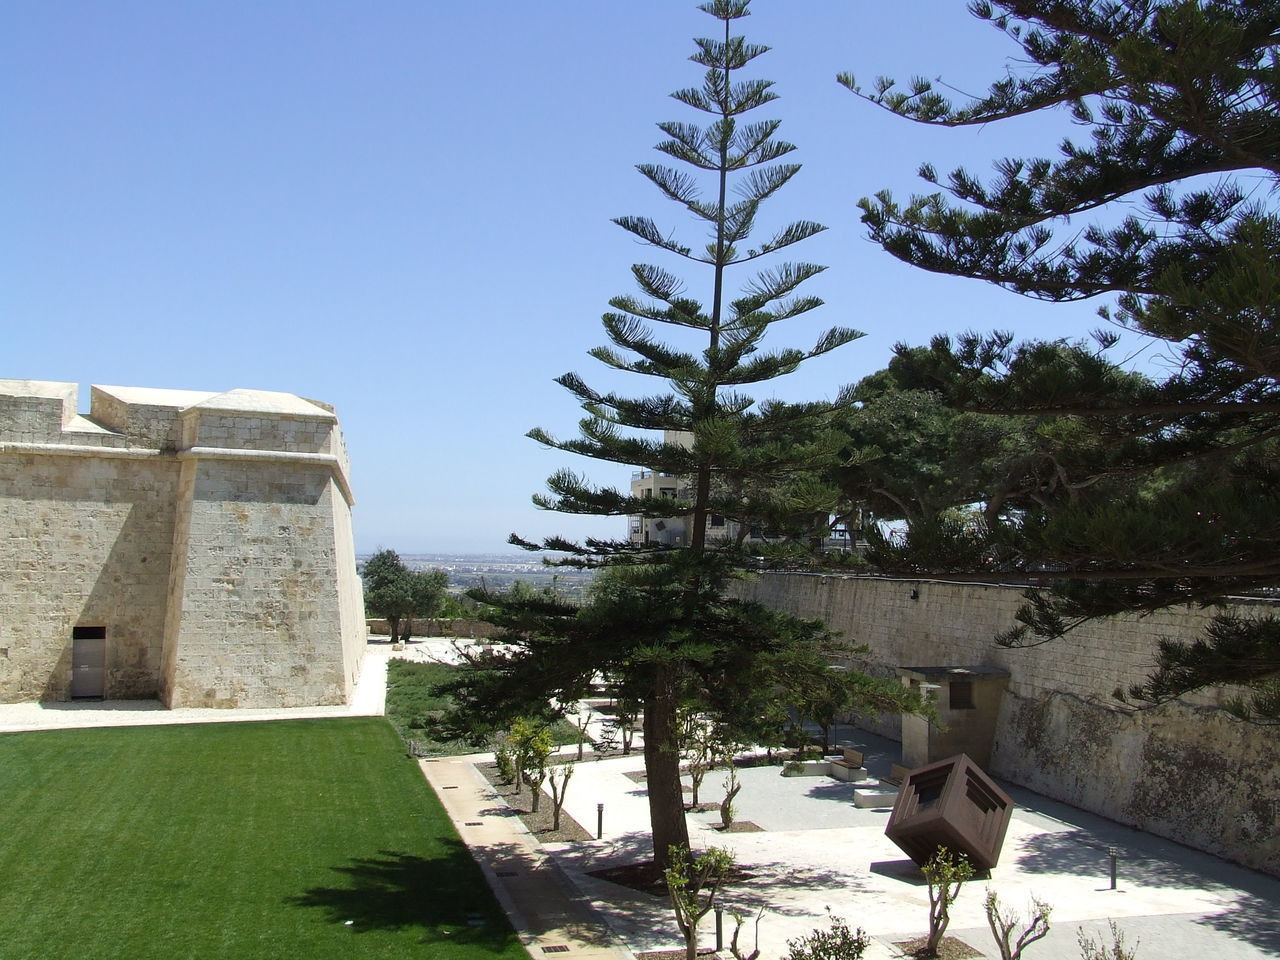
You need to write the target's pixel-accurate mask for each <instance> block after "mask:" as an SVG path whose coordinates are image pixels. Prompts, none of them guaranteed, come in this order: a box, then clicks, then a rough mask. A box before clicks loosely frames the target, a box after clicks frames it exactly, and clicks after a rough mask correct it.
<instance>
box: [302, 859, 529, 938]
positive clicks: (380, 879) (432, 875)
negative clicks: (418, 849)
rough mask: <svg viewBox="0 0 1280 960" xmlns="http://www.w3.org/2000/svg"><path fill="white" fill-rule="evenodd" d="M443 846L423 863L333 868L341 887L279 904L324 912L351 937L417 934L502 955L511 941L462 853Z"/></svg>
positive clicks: (369, 862)
mask: <svg viewBox="0 0 1280 960" xmlns="http://www.w3.org/2000/svg"><path fill="white" fill-rule="evenodd" d="M443 846H444V849H443V850H442V852H441V853H440V854H439V855H438V856H435V857H432V858H429V859H428V858H424V857H419V856H414V855H413V854H408V853H404V852H402V851H398V850H379V851H378V855H377V856H376V857H357V858H355V859H352V860H351V861H349V862H348V863H345V864H342V865H341V866H336V867H332V868H331V869H332V870H333V871H334V872H335V873H337V874H339V875H340V876H342V877H343V878H344V882H343V883H341V884H335V885H334V886H319V887H312V888H310V889H309V890H305V891H303V892H302V893H301V894H299V895H298V896H294V897H289V898H287V899H286V900H285V902H286V903H287V904H288V905H289V906H294V907H303V908H314V909H319V910H322V911H324V914H325V917H326V919H327V920H329V921H330V922H332V923H337V924H346V925H348V926H351V927H352V928H353V932H355V933H361V932H363V931H366V930H404V929H418V930H420V931H421V934H422V936H421V941H420V942H422V943H438V942H451V943H469V944H475V945H477V946H481V947H489V948H491V949H493V950H494V951H501V950H503V949H505V948H506V947H507V946H509V945H510V944H511V942H512V941H513V940H514V938H515V934H514V933H513V931H512V929H511V925H510V923H509V922H508V921H507V919H506V916H505V914H504V913H503V912H502V910H501V908H499V906H498V904H497V902H496V901H495V900H494V898H493V895H492V894H491V893H490V891H489V889H488V887H487V885H486V884H485V881H484V878H483V876H482V875H481V874H480V872H479V871H478V870H477V869H476V866H475V863H474V861H472V859H471V856H470V854H468V853H467V848H466V847H465V846H464V845H463V844H462V843H460V842H459V841H456V840H445V841H443Z"/></svg>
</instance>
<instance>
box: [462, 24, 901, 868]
mask: <svg viewBox="0 0 1280 960" xmlns="http://www.w3.org/2000/svg"><path fill="white" fill-rule="evenodd" d="M699 9H700V10H702V11H704V12H705V13H708V14H710V15H711V16H712V17H714V18H715V19H716V20H717V21H718V22H719V26H720V28H721V30H720V31H719V34H720V35H719V36H717V37H713V38H704V39H698V40H696V41H695V43H696V49H695V52H694V53H693V55H692V57H691V58H690V59H692V60H693V62H694V63H696V64H698V65H699V66H701V67H702V68H704V71H705V72H704V75H703V80H702V83H701V85H699V86H696V87H691V88H688V89H684V90H678V91H676V92H675V93H674V94H673V95H672V96H673V97H674V98H675V99H676V100H678V101H679V102H681V103H682V104H684V105H686V106H688V107H691V108H693V109H694V110H696V111H698V112H700V113H702V114H704V115H705V116H706V117H707V118H708V120H707V122H706V123H705V124H704V125H699V124H695V123H689V122H684V121H671V122H666V123H660V124H659V125H658V127H659V129H660V130H661V131H662V133H663V135H664V139H663V140H662V141H661V142H660V143H659V144H658V145H657V149H658V151H659V152H660V153H662V154H663V155H664V156H665V157H666V158H667V159H668V160H669V161H671V162H673V163H674V164H675V166H671V165H667V164H655V163H646V164H641V165H640V166H639V167H638V169H639V171H640V173H641V174H642V175H643V176H644V177H646V178H647V179H648V180H649V181H651V182H652V183H653V184H654V186H656V187H657V188H658V190H659V191H660V192H661V193H662V194H663V195H664V196H665V197H666V198H667V199H669V200H671V201H673V202H674V203H675V204H676V205H677V206H678V207H680V208H682V209H683V210H684V211H685V212H686V213H687V214H689V215H691V217H692V218H693V219H694V220H695V221H696V222H698V223H700V224H701V225H702V227H703V228H705V231H706V237H705V241H704V242H702V243H699V244H698V245H696V246H695V245H692V244H686V243H684V242H683V241H681V240H679V239H677V234H676V233H675V232H674V231H672V230H670V229H667V228H664V227H660V226H659V225H658V224H657V223H656V222H655V221H653V220H651V219H649V218H647V217H641V216H628V217H620V218H618V219H617V220H616V221H615V222H616V223H617V224H618V225H619V226H620V227H622V228H623V229H624V230H626V231H628V232H629V233H631V234H633V235H634V236H635V237H637V238H638V239H639V240H641V241H643V242H644V243H645V244H647V245H649V246H650V247H652V248H653V249H654V250H655V251H657V252H658V253H659V254H661V255H663V256H664V258H666V259H670V260H674V261H678V262H681V263H683V264H684V266H685V267H686V268H688V269H687V273H688V275H689V277H690V278H691V279H690V281H689V283H688V285H686V281H685V280H684V279H683V278H682V275H681V274H678V273H677V272H675V271H673V270H671V269H668V268H667V267H664V266H659V265H654V264H638V265H635V266H633V267H632V270H631V273H632V276H633V278H634V280H635V282H636V284H637V286H638V288H639V291H640V296H619V297H615V298H614V299H612V300H611V301H610V306H611V308H612V309H611V310H610V311H609V312H607V313H606V314H604V318H603V319H604V329H605V333H606V335H607V337H608V339H609V341H610V344H609V345H608V346H602V347H598V348H596V349H594V350H592V351H591V356H592V357H594V358H595V359H596V360H598V361H600V362H602V363H604V364H605V365H607V366H608V367H610V368H613V369H614V370H621V371H625V372H627V373H630V374H635V375H637V376H639V377H644V378H648V379H649V380H650V381H651V382H653V383H654V384H655V385H656V390H655V392H653V393H651V394H648V395H645V396H640V397H629V396H622V395H619V394H617V393H612V392H600V391H597V390H595V389H593V388H592V387H591V386H589V385H588V384H587V382H586V381H585V380H584V379H582V378H581V377H579V376H578V375H577V374H572V373H571V374H566V375H565V376H563V377H561V378H559V381H558V382H559V383H560V384H562V385H563V386H564V387H565V388H566V389H568V390H569V391H570V392H571V393H572V394H573V395H574V396H575V397H576V398H577V399H578V401H579V402H580V404H581V405H582V408H583V410H584V411H585V414H586V416H585V418H584V419H583V420H582V421H581V423H580V434H579V435H578V436H577V437H574V438H568V439H559V438H556V437H553V436H551V435H549V434H547V433H546V432H544V431H542V430H533V431H531V432H530V434H529V435H530V436H531V437H532V438H533V439H535V440H537V441H539V442H540V443H543V444H546V445H547V446H549V447H553V448H555V449H558V450H562V451H566V452H569V453H574V454H579V455H582V456H585V457H589V458H592V459H596V460H604V461H609V462H612V463H619V464H631V465H642V466H645V467H647V468H649V469H652V470H656V471H659V472H661V473H663V474H667V475H670V476H674V477H680V478H684V479H685V481H686V482H685V483H684V484H682V487H687V489H688V491H689V492H688V494H687V495H682V496H681V498H679V499H676V500H671V499H659V498H640V497H633V496H631V494H630V492H629V491H622V490H617V489H612V488H600V487H597V486H593V485H591V484H590V483H589V482H588V481H587V480H586V479H585V478H583V477H581V476H579V475H577V474H575V473H572V472H570V471H568V470H563V471H560V472H558V473H556V474H555V475H553V476H552V477H551V479H550V481H549V488H550V494H549V495H543V496H539V497H535V502H536V503H537V504H538V505H539V506H541V507H544V508H546V509H550V510H556V511H561V512H565V513H573V514H592V515H598V516H608V517H618V518H622V517H626V516H628V515H632V516H644V517H651V518H655V519H662V518H671V517H673V516H677V517H679V516H686V517H688V523H689V531H690V532H689V536H688V540H687V543H684V544H682V545H680V546H679V547H674V548H672V547H664V546H662V545H659V544H632V543H630V542H629V541H625V540H599V539H588V540H585V541H584V542H581V543H579V542H572V541H569V540H565V539H563V538H558V537H553V538H550V539H547V540H545V541H543V542H541V543H533V542H528V541H526V540H523V539H521V538H519V537H513V538H512V542H513V543H515V544H518V545H520V546H523V547H527V548H529V549H537V550H551V551H559V552H561V553H562V554H563V555H564V558H563V562H566V563H570V564H579V565H584V566H608V567H613V568H615V570H616V572H615V573H614V575H613V577H612V578H611V579H610V580H609V581H608V582H607V584H606V587H605V588H603V589H601V590H598V591H596V595H595V597H594V600H593V602H591V603H589V604H586V605H584V606H582V607H576V606H573V605H571V604H567V603H565V602H563V601H561V600H559V599H557V598H555V597H536V598H525V599H524V600H521V601H516V600H513V599H512V598H509V597H508V598H504V597H486V598H485V599H486V600H487V601H488V602H490V603H491V604H493V606H494V608H495V611H496V612H495V614H494V617H495V618H496V619H497V621H498V622H499V623H500V624H501V625H502V626H503V627H504V628H505V632H504V638H505V639H507V640H509V641H511V642H512V643H513V646H512V647H511V648H510V649H508V650H507V651H505V652H502V653H493V654H488V655H484V656H481V657H479V658H477V659H476V660H474V661H473V662H472V669H471V670H469V671H467V672H465V673H464V674H463V676H462V677H461V679H459V680H458V681H457V682H456V683H454V684H452V685H451V692H452V694H453V696H454V698H455V700H456V701H457V703H458V708H457V709H456V710H455V711H454V712H453V714H452V717H451V721H452V722H453V723H454V724H455V727H454V729H453V732H454V733H463V734H466V733H479V732H482V731H483V730H484V729H486V728H491V727H493V726H495V725H501V724H502V723H504V722H505V721H507V720H508V719H510V718H511V717H512V716H514V715H515V714H517V713H519V712H524V711H529V710H536V709H538V708H539V707H540V708H541V709H542V710H543V711H545V710H547V709H548V704H549V702H553V703H559V704H565V703H572V702H573V701H575V700H576V699H578V698H580V697H582V696H584V695H585V694H586V693H587V692H588V690H589V688H590V684H591V682H592V681H593V679H594V678H597V677H600V676H601V675H603V676H605V677H606V678H607V679H609V680H610V682H611V683H613V684H614V689H615V690H616V691H617V694H618V696H620V697H622V698H623V699H624V700H630V701H635V702H639V703H641V704H642V706H643V732H644V751H645V766H646V770H647V774H648V778H647V781H648V782H647V791H648V797H649V807H650V814H651V824H652V829H653V850H654V858H655V861H656V862H657V863H658V864H659V865H660V866H665V865H666V862H667V858H668V855H669V851H670V850H671V849H672V847H679V846H687V844H688V828H687V825H686V823H685V816H684V801H683V795H682V792H681V785H680V772H679V762H680V754H679V750H678V736H679V724H678V722H677V710H678V709H694V710H700V711H704V712H706V713H708V714H710V715H711V716H712V717H714V719H716V720H717V721H718V722H722V723H724V724H725V725H726V726H728V727H729V728H731V729H732V730H734V731H736V732H737V733H739V734H740V735H741V736H743V737H744V738H751V737H753V736H758V735H765V734H766V733H767V731H766V730H765V729H764V728H765V727H767V726H768V725H769V724H771V723H773V724H776V723H777V722H778V718H779V714H780V712H779V710H778V704H779V701H780V700H781V701H782V702H786V698H787V697H788V696H789V695H792V694H794V693H795V691H797V690H798V689H800V688H802V687H803V686H804V685H805V684H807V683H810V682H813V681H814V680H815V679H817V678H821V677H826V676H827V675H828V674H829V673H830V668H829V662H830V660H831V659H832V658H833V657H835V656H836V655H838V653H839V650H838V646H839V645H838V644H837V643H836V641H835V639H834V638H833V637H832V636H831V635H830V634H829V633H828V632H827V631H826V630H825V629H824V628H823V627H822V626H821V624H818V623H815V622H812V621H803V620H798V619H796V618H793V617H789V616H786V615H783V614H779V613H777V612H773V611H769V610H767V609H765V608H764V607H762V606H760V605H758V604H754V603H747V602H744V601H741V600H737V599H734V598H732V597H730V596H728V595H727V593H726V587H727V585H728V582H729V580H730V579H731V577H732V576H734V574H735V571H736V570H738V569H740V568H741V567H742V565H743V564H744V563H745V562H747V558H746V557H745V554H744V552H743V549H744V546H745V544H743V543H742V542H741V541H738V540H729V541H724V540H717V539H714V538H711V539H709V538H708V536H707V531H708V527H709V525H710V521H711V519H712V517H713V516H715V515H718V516H720V517H724V518H726V519H727V520H728V521H731V522H739V523H742V524H752V523H755V522H759V521H761V519H762V518H768V522H769V523H770V525H771V526H772V527H773V528H776V529H777V530H791V531H796V532H797V533H796V536H795V537H794V538H792V539H793V540H794V543H793V545H794V547H795V548H796V549H797V550H801V551H803V550H805V549H807V548H808V546H809V543H810V539H811V538H810V534H811V532H812V528H813V526H814V517H815V514H816V513H821V514H822V521H823V523H824V524H825V520H826V515H825V510H817V509H816V508H817V507H820V506H822V505H823V498H824V497H827V496H829V493H828V492H827V491H824V490H822V489H821V488H822V486H823V485H822V484H815V483H814V481H813V480H812V471H813V469H814V468H815V467H816V466H817V465H819V464H823V463H826V462H827V461H828V459H829V458H830V457H831V456H832V455H833V453H834V451H835V450H836V448H837V444H838V437H836V435H835V434H834V433H832V432H831V431H830V430H829V429H828V427H829V425H830V424H829V421H831V420H832V418H834V416H835V415H836V413H837V412H838V411H839V410H840V409H841V408H842V407H843V406H845V405H847V403H848V402H849V397H848V396H847V394H841V396H840V398H839V399H838V400H837V401H835V402H815V403H805V404H784V403H779V402H771V401H765V402H756V401H754V400H753V399H752V398H751V397H750V396H749V395H748V394H747V393H746V392H744V388H746V387H748V386H750V385H752V384H758V383H761V382H764V381H769V380H772V379H774V378H776V377H780V376H783V375H784V374H787V373H790V372H792V371H794V370H795V369H796V368H797V367H798V366H799V365H800V364H801V363H802V362H804V361H805V360H807V359H809V358H811V357H815V356H818V355H821V354H825V353H827V352H829V351H831V350H834V349H836V348H837V347H839V346H841V345H843V344H846V343H848V342H850V341H851V340H854V339H855V338H857V337H858V336H859V334H858V333H857V332H855V331H853V330H849V329H844V328H835V329H832V330H829V331H827V332H826V333H824V334H822V335H821V336H820V337H818V339H817V342H816V343H815V344H814V345H813V346H811V347H809V348H808V349H796V348H787V349H781V350H777V351H773V352H765V351H762V350H761V343H762V340H763V339H764V337H765V334H766V332H767V331H768V330H769V329H770V328H771V327H772V326H773V325H774V324H776V323H779V322H781V321H784V320H788V319H791V318H793V317H798V316H801V315H803V314H806V313H808V312H809V311H811V310H813V309H815V308H817V307H818V306H819V305H820V303H821V301H820V300H819V299H818V298H817V297H813V296H805V295H802V294H799V293H798V292H797V290H798V288H799V287H800V286H801V285H802V284H803V283H804V282H805V281H806V280H808V279H810V278H811V277H813V276H815V275H816V274H818V273H819V272H820V271H821V270H822V268H821V267H819V266H816V265H814V264H810V263H777V262H775V258H774V257H773V255H774V254H776V253H778V252H779V251H782V250H784V249H786V248H789V247H791V246H792V245H793V244H796V243H799V242H801V241H803V240H805V239H806V238H808V237H811V236H813V235H814V234H816V233H818V232H819V231H821V230H822V229H823V227H822V226H821V225H819V224H818V223H815V222H813V221H810V220H799V221H796V222H793V223H791V224H789V225H787V226H784V227H782V228H781V229H778V230H777V231H775V232H773V233H771V234H770V235H768V236H766V237H764V238H762V239H758V240H753V239H752V234H753V232H754V227H755V221H756V216H757V213H758V211H759V210H760V207H761V205H762V204H764V202H765V201H766V200H768V199H769V198H770V197H772V196H773V195H774V194H775V193H776V192H777V191H778V190H780V189H781V188H782V187H783V186H784V185H785V184H786V183H787V182H788V181H789V180H790V179H791V178H792V177H793V176H795V174H796V173H797V171H798V170H799V169H800V168H799V166H798V165H797V164H794V163H789V162H782V161H783V158H784V157H786V156H787V155H788V154H790V153H791V152H792V151H793V150H794V147H793V146H792V144H790V143H787V142H785V141H783V140H781V139H779V138H778V137H777V136H776V133H777V130H778V126H779V121H778V120H776V119H763V120H748V119H747V115H748V114H750V113H752V112H753V111H755V110H757V109H758V108H760V107H763V106H764V105H765V104H767V103H769V102H770V101H772V100H773V99H775V94H774V92H773V90H772V89H771V83H770V82H769V81H767V80H759V79H740V77H741V73H742V71H743V68H745V67H746V66H747V65H748V64H749V63H751V62H752V61H753V60H755V59H756V58H757V57H759V56H760V55H762V54H763V53H765V52H766V51H767V49H768V48H767V47H764V46H759V45H756V44H752V43H748V42H746V40H744V39H743V38H742V37H741V36H735V35H733V33H732V26H733V24H734V23H735V22H736V21H738V20H740V19H741V18H743V17H745V16H747V15H748V0H712V2H708V3H704V4H701V5H700V6H699ZM731 282H732V283H733V286H732V287H731ZM694 288H696V291H697V292H696V294H695V292H694ZM733 289H736V291H737V292H736V293H734V292H731V290H733ZM658 330H666V331H669V332H670V333H671V335H672V336H673V341H672V342H666V341H663V340H661V339H659V337H658V335H657V332H656V331H658ZM797 437H804V438H806V439H805V440H803V441H797V439H796V438H797ZM783 539H784V540H785V539H787V538H785V537H784V538H783ZM847 682H848V684H849V686H850V687H851V688H852V690H853V691H855V692H856V694H857V697H856V703H857V705H858V706H862V707H864V708H867V709H893V710H898V709H901V708H903V707H904V706H905V705H908V704H909V703H912V702H913V701H910V700H908V698H907V696H906V695H905V694H904V693H903V691H902V688H901V686H900V685H898V684H897V683H896V682H893V681H878V680H874V679H872V678H870V677H866V676H862V675H860V674H853V675H851V676H850V677H849V679H848V681H847Z"/></svg>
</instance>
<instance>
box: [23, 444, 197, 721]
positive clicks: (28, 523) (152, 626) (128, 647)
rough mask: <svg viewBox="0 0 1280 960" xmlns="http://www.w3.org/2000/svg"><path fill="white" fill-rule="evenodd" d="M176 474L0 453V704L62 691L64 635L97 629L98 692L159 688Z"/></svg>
mask: <svg viewBox="0 0 1280 960" xmlns="http://www.w3.org/2000/svg"><path fill="white" fill-rule="evenodd" d="M178 477H179V469H178V464H177V463H176V462H173V461H162V460H158V459H157V460H149V459H123V458H122V459H100V458H94V457H77V456H42V455H36V454H22V455H16V456H15V455H6V456H4V457H0V530H4V531H5V536H4V537H3V538H0V650H2V651H4V653H0V666H2V667H3V672H2V673H0V699H2V700H3V701H5V702H11V703H12V702H20V701H30V700H63V699H66V698H67V697H68V696H69V695H70V679H71V632H72V628H74V627H77V626H101V627H105V628H106V658H107V659H106V670H105V677H104V686H105V693H106V695H107V696H108V697H113V698H122V699H128V698H145V697H155V696H156V695H157V690H158V681H159V672H160V659H161V647H162V643H163V636H164V622H165V609H166V606H167V600H168V582H169V572H170V555H171V554H170V551H171V548H172V543H173V524H174V510H173V503H174V498H175V496H176V493H177V485H178Z"/></svg>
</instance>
